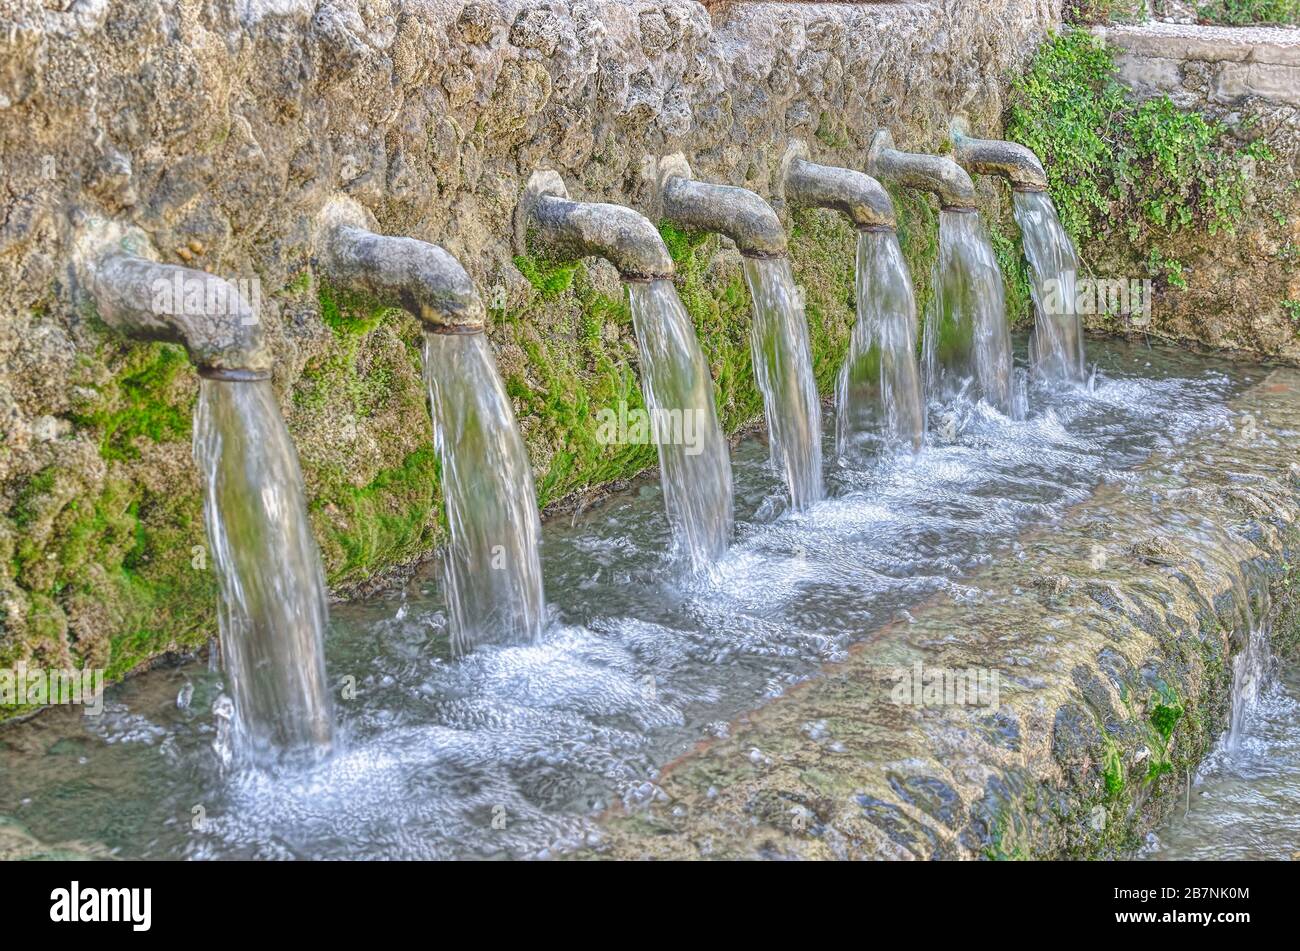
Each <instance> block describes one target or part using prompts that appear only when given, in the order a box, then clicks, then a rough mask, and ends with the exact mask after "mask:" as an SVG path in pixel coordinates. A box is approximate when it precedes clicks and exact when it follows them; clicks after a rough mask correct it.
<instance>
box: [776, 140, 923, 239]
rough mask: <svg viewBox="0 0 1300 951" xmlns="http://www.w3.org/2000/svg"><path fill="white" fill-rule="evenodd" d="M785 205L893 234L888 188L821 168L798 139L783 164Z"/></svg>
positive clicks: (856, 174) (859, 176)
mask: <svg viewBox="0 0 1300 951" xmlns="http://www.w3.org/2000/svg"><path fill="white" fill-rule="evenodd" d="M780 181H781V188H782V191H783V194H784V196H785V200H786V202H788V203H789V204H791V205H794V206H798V207H803V208H830V209H831V210H833V211H838V212H839V213H840V214H842V215H844V217H846V218H848V219H849V221H850V222H851V223H852V224H853V226H854V227H855V228H857V229H858V230H859V231H894V230H896V229H897V225H898V223H897V220H896V219H895V217H894V203H893V201H891V200H890V198H889V192H887V191H886V190H885V186H884V185H882V184H880V182H878V181H876V179H874V178H872V177H871V176H870V175H867V174H865V173H863V172H856V171H854V170H853V169H849V168H836V167H835V166H832V165H818V164H817V163H815V162H812V161H810V160H809V158H808V143H806V142H804V141H802V140H798V139H796V140H795V141H793V142H791V143H790V147H789V148H788V149H786V153H785V157H784V158H783V159H782V161H781V179H780Z"/></svg>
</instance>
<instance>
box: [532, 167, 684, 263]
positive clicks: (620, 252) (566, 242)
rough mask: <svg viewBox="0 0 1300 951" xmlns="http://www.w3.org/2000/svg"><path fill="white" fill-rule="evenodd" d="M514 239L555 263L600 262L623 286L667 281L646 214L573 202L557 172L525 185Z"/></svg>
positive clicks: (663, 252) (663, 251) (537, 175)
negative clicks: (574, 260) (613, 270)
mask: <svg viewBox="0 0 1300 951" xmlns="http://www.w3.org/2000/svg"><path fill="white" fill-rule="evenodd" d="M516 232H517V233H516V240H517V242H518V243H519V244H520V245H521V246H522V247H523V248H524V249H529V248H532V249H537V250H541V251H543V252H545V253H547V254H549V255H552V256H555V257H559V258H566V257H567V258H582V257H601V258H604V259H605V260H607V261H608V262H609V263H610V264H612V265H614V267H616V268H617V269H618V273H619V274H620V275H621V276H622V278H623V280H625V281H654V280H660V279H671V278H672V276H673V273H674V268H673V259H672V256H671V255H669V253H668V247H667V245H665V244H664V240H663V238H662V237H661V236H660V234H659V232H658V231H657V230H656V229H655V226H654V225H653V224H651V223H650V221H649V219H647V218H646V217H645V216H644V215H641V214H639V213H637V212H635V211H633V210H632V209H631V208H627V207H625V206H623V205H609V204H604V203H602V202H590V201H572V200H570V198H569V192H568V190H567V189H566V188H565V186H564V181H563V180H562V179H561V178H560V176H559V173H558V172H553V171H549V170H541V171H537V172H534V173H533V175H532V177H531V178H530V179H529V180H528V184H527V186H526V188H525V190H524V194H523V198H522V199H521V200H520V203H519V208H518V209H517V212H516Z"/></svg>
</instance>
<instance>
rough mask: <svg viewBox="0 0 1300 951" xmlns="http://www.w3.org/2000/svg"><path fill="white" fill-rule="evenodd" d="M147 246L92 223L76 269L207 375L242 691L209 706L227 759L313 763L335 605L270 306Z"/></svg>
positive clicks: (93, 291) (218, 546)
mask: <svg viewBox="0 0 1300 951" xmlns="http://www.w3.org/2000/svg"><path fill="white" fill-rule="evenodd" d="M148 255H149V251H148V242H147V241H146V240H145V239H144V238H143V236H141V235H138V234H132V233H128V232H124V231H122V230H121V229H117V228H115V227H114V226H112V225H96V226H95V227H94V228H93V229H88V230H87V231H86V233H84V234H83V235H82V236H81V237H80V238H79V239H78V242H77V249H76V256H75V260H74V271H75V273H76V277H77V283H78V289H79V291H80V292H81V293H84V294H86V295H88V296H89V298H90V299H91V300H93V302H94V304H95V305H96V307H97V309H98V312H99V315H100V317H102V318H103V320H104V321H105V323H107V324H108V325H109V326H110V327H113V328H115V329H117V330H119V331H120V332H122V333H124V334H126V335H127V336H129V337H131V338H134V339H137V340H149V341H164V342H167V343H178V344H180V345H182V346H183V347H185V349H186V351H187V352H188V353H189V356H190V359H191V360H192V361H193V362H194V364H195V365H196V366H197V367H198V371H199V374H200V376H201V377H202V379H201V380H200V383H199V398H198V403H197V404H196V407H195V411H194V460H195V463H196V465H197V467H198V469H199V472H200V475H201V476H202V479H203V487H204V506H203V511H204V523H205V526H206V528H207V537H208V544H209V546H210V547H211V551H212V561H213V566H214V570H215V573H216V575H217V581H218V587H219V592H220V599H219V602H218V611H217V620H218V625H219V629H220V634H221V656H222V660H223V661H224V666H225V670H226V675H227V683H228V688H229V690H230V693H231V695H232V697H231V698H226V697H225V696H223V697H222V698H221V699H220V700H218V702H217V703H216V704H215V705H214V707H213V713H214V714H215V715H216V718H217V740H216V742H215V744H214V749H215V750H216V752H217V753H218V756H219V758H220V760H221V761H222V763H223V764H228V763H230V762H232V761H235V760H237V761H238V762H239V763H240V764H241V765H244V764H247V765H255V766H258V767H267V768H280V767H294V766H298V765H301V764H303V763H309V762H312V761H315V760H316V759H318V758H320V757H321V756H324V755H325V754H326V753H328V752H329V751H330V749H331V748H332V745H333V735H334V717H333V709H332V706H333V705H332V702H331V699H330V690H329V685H328V682H327V680H326V672H325V652H324V631H325V628H326V626H327V624H328V620H329V613H328V608H327V606H326V596H325V590H326V589H325V577H324V573H323V571H322V569H321V562H320V552H319V550H318V548H317V546H316V540H315V538H314V537H313V536H312V533H311V527H310V522H309V521H308V519H307V505H306V499H305V494H304V490H303V482H302V473H301V471H300V469H299V467H298V455H297V452H296V451H295V449H294V446H293V442H292V440H291V439H290V438H289V433H288V430H287V429H286V427H285V425H284V420H283V419H282V418H281V415H280V407H279V402H278V400H277V399H276V396H275V393H274V391H273V390H272V388H271V383H270V377H271V368H272V356H271V351H270V349H269V347H268V345H267V342H266V339H265V335H264V332H263V325H262V322H261V319H260V315H259V314H258V312H257V309H256V308H255V307H254V306H253V305H252V303H251V302H250V301H247V300H245V299H244V296H243V295H241V294H240V293H239V291H238V289H237V288H236V287H235V286H234V285H232V284H231V283H230V282H228V281H225V280H223V279H222V278H219V277H216V276H215V275H212V274H207V273H205V272H203V271H199V270H195V269H193V268H186V267H180V266H178V265H173V264H162V263H159V262H158V261H155V260H152V259H151V258H150V257H149V256H148Z"/></svg>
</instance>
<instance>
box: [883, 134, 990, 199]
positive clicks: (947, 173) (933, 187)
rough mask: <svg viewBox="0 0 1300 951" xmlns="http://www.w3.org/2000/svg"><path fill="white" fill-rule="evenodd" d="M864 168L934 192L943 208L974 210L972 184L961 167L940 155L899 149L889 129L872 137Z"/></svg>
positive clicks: (907, 185)
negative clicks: (895, 145) (895, 146)
mask: <svg viewBox="0 0 1300 951" xmlns="http://www.w3.org/2000/svg"><path fill="white" fill-rule="evenodd" d="M867 171H868V172H870V173H871V174H872V175H874V176H875V177H876V178H879V179H886V180H888V181H891V182H897V183H898V184H899V185H903V186H905V187H907V188H918V189H921V190H922V191H928V192H933V193H934V194H935V196H936V197H937V198H938V199H939V206H940V207H941V208H942V209H943V210H944V211H974V210H975V184H974V183H973V182H972V181H971V179H970V176H969V175H968V174H966V170H965V169H964V168H962V167H961V166H960V165H958V164H957V163H956V162H954V161H953V160H952V159H950V158H947V157H946V156H943V155H926V154H924V153H921V152H900V151H899V150H898V149H896V148H894V137H893V136H892V135H890V134H889V130H888V129H881V130H880V131H878V132H877V133H876V135H875V137H874V138H873V139H872V140H871V151H870V152H868V153H867Z"/></svg>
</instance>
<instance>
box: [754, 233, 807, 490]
mask: <svg viewBox="0 0 1300 951" xmlns="http://www.w3.org/2000/svg"><path fill="white" fill-rule="evenodd" d="M745 281H746V282H747V283H748V284H749V294H750V297H751V298H752V299H753V301H754V321H753V324H752V325H751V329H750V344H751V350H752V352H753V357H754V377H755V379H756V380H757V382H758V388H759V390H760V391H761V392H762V394H763V409H764V411H765V413H766V416H767V430H768V443H769V446H770V447H771V453H772V465H773V467H774V468H775V469H776V470H777V471H778V472H780V473H781V474H782V476H784V478H785V483H786V486H787V487H788V488H789V490H790V500H791V505H792V507H793V509H794V510H795V511H796V512H802V511H806V510H807V509H808V508H809V507H811V506H812V505H813V503H815V502H817V501H819V500H820V499H821V498H822V496H823V494H824V489H823V486H822V447H821V403H820V401H819V400H818V398H817V381H816V380H815V379H814V378H813V369H812V349H811V346H810V345H809V343H808V322H807V320H806V319H805V318H804V310H803V305H802V304H801V303H800V302H799V295H798V290H797V288H796V287H795V283H794V274H793V273H792V272H791V270H790V259H789V258H788V257H785V256H782V257H776V258H754V257H746V258H745Z"/></svg>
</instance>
